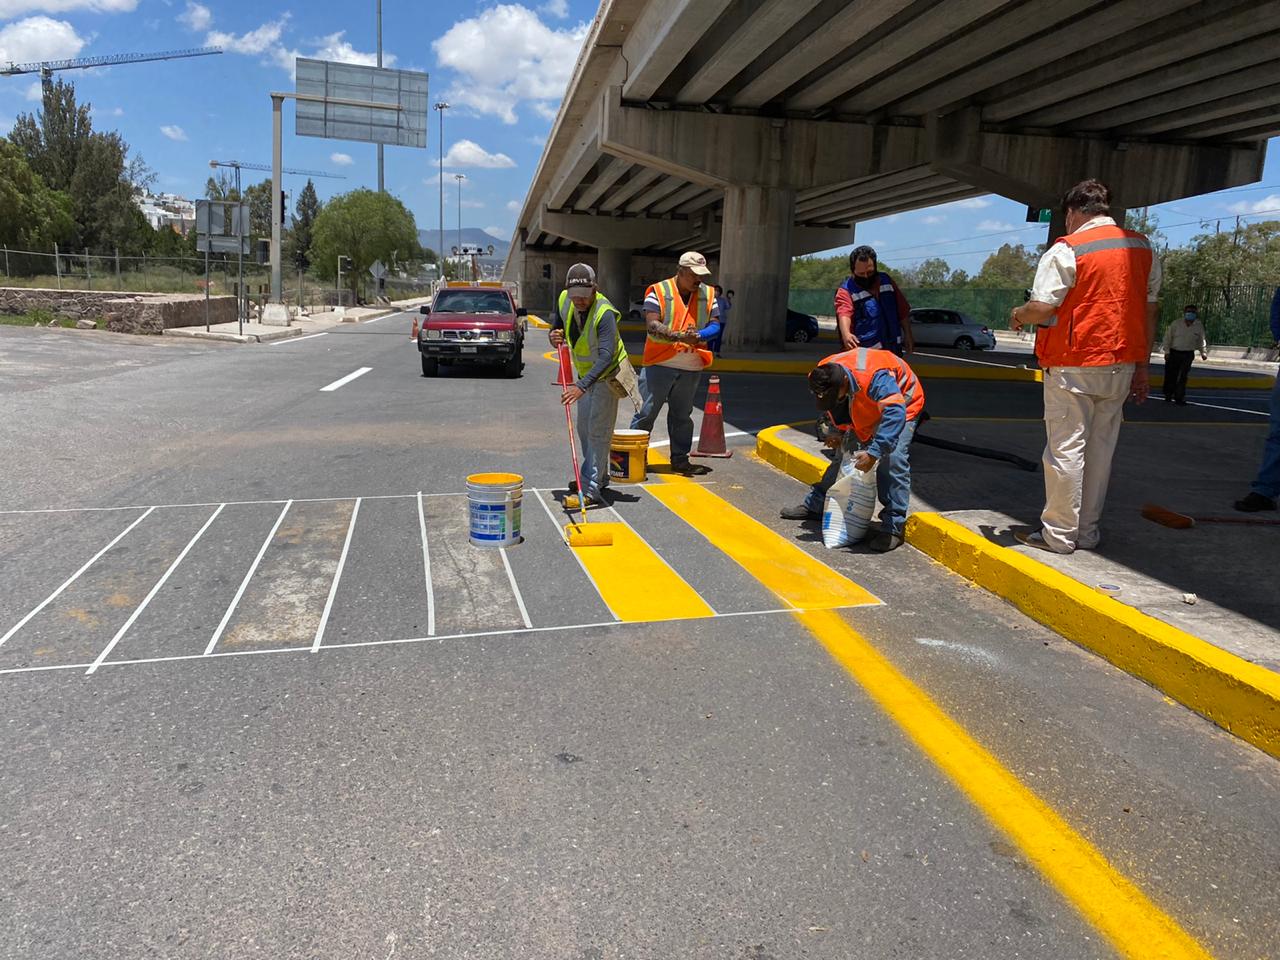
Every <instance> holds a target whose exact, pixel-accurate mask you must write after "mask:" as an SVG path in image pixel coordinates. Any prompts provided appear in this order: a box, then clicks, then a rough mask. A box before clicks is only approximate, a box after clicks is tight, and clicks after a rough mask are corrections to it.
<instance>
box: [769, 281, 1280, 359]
mask: <svg viewBox="0 0 1280 960" xmlns="http://www.w3.org/2000/svg"><path fill="white" fill-rule="evenodd" d="M1275 291H1276V288H1275V287H1262V286H1231V287H1223V286H1211V285H1208V284H1204V285H1199V286H1197V285H1195V284H1191V285H1187V286H1178V287H1173V286H1166V287H1165V288H1164V290H1163V291H1161V294H1160V328H1159V334H1160V336H1163V335H1164V331H1165V328H1166V327H1167V326H1168V325H1169V323H1170V321H1172V320H1176V319H1178V318H1180V317H1181V316H1182V311H1183V307H1184V306H1185V305H1186V304H1189V303H1194V304H1196V305H1197V306H1198V307H1199V308H1200V317H1201V319H1202V320H1204V325H1205V330H1206V332H1207V333H1208V336H1209V342H1210V343H1213V344H1218V345H1220V346H1235V347H1263V346H1267V347H1269V346H1271V344H1272V343H1273V342H1274V340H1273V338H1272V336H1271V329H1270V316H1271V300H1272V297H1274V296H1275ZM902 293H903V296H905V297H906V298H907V302H908V303H909V304H911V306H912V307H932V308H935V309H940V310H958V311H959V312H961V313H964V314H967V315H968V316H970V317H972V318H973V319H974V320H976V321H978V322H979V323H982V324H985V325H986V326H988V327H990V328H991V329H993V330H1007V329H1008V328H1009V313H1010V311H1011V310H1013V308H1014V307H1016V306H1018V304H1020V303H1022V302H1023V298H1024V297H1025V296H1026V291H1025V290H1002V289H994V288H984V287H932V288H924V287H904V288H903V289H902ZM789 306H790V307H791V309H792V310H798V311H799V312H801V313H809V314H813V315H815V316H828V317H829V316H833V315H834V314H835V291H834V290H792V291H791V296H790V299H789Z"/></svg>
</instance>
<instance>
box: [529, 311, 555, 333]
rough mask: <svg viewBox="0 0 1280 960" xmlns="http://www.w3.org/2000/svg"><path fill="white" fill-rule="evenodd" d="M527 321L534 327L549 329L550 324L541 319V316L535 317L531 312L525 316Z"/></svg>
mask: <svg viewBox="0 0 1280 960" xmlns="http://www.w3.org/2000/svg"><path fill="white" fill-rule="evenodd" d="M525 319H526V320H528V321H529V326H531V327H536V328H537V329H539V330H550V329H551V324H549V323H547V321H545V320H543V319H542V318H541V317H535V316H534V315H533V314H532V313H531V314H529V315H528V316H527V317H525Z"/></svg>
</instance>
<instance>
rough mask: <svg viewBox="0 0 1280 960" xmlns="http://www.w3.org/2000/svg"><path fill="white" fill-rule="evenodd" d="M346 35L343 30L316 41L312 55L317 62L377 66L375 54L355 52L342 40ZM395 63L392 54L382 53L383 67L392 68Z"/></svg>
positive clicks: (376, 55) (353, 48) (354, 49)
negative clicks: (332, 61) (327, 61)
mask: <svg viewBox="0 0 1280 960" xmlns="http://www.w3.org/2000/svg"><path fill="white" fill-rule="evenodd" d="M345 35H346V31H345V30H339V31H338V32H337V33H331V34H329V35H328V36H327V37H321V38H320V39H319V40H317V41H316V44H317V46H316V51H315V53H313V54H312V56H313V57H315V59H317V60H337V61H338V62H339V63H359V64H363V65H364V66H366V67H373V66H377V63H378V54H377V53H364V52H362V51H360V50H357V49H356V48H355V47H353V46H352V45H351V44H350V43H348V42H347V41H346V40H344V39H342V38H343V37H344V36H345ZM395 62H396V58H395V55H394V54H391V53H387V52H386V50H383V51H382V65H383V66H384V67H390V66H393V65H394V64H395Z"/></svg>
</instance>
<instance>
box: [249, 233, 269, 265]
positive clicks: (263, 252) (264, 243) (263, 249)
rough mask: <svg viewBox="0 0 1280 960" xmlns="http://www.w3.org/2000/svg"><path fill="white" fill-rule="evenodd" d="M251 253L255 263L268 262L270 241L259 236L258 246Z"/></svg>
mask: <svg viewBox="0 0 1280 960" xmlns="http://www.w3.org/2000/svg"><path fill="white" fill-rule="evenodd" d="M253 253H254V261H255V262H256V263H259V264H263V263H268V262H269V261H270V260H271V241H270V240H267V239H266V238H264V237H259V238H258V248H257V249H256V250H255V251H254V252H253Z"/></svg>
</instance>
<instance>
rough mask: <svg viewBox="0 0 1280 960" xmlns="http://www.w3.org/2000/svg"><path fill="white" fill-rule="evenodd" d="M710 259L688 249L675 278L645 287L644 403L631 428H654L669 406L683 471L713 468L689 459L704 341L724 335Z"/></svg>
mask: <svg viewBox="0 0 1280 960" xmlns="http://www.w3.org/2000/svg"><path fill="white" fill-rule="evenodd" d="M710 276H711V271H710V270H708V269H707V258H706V257H704V256H703V255H702V254H700V253H694V252H692V251H690V252H689V253H685V254H683V255H682V256H681V257H680V265H679V269H678V270H677V271H676V275H675V276H674V277H670V278H668V279H666V280H663V281H662V282H661V283H655V284H654V285H653V286H651V287H649V289H648V290H646V291H645V297H644V319H645V328H646V333H647V337H646V338H645V342H644V371H643V373H641V375H640V396H641V399H642V400H643V405H642V406H641V408H640V412H639V413H637V414H636V415H635V417H634V418H633V419H632V421H631V429H633V430H652V429H653V424H654V421H656V420H657V419H658V414H659V413H660V412H661V411H662V407H663V405H665V406H666V408H667V434H668V435H669V436H670V438H671V469H672V471H674V472H675V473H679V474H683V475H685V476H694V475H697V474H703V473H710V472H711V471H710V470H709V469H708V468H707V467H705V466H703V465H702V464H695V463H690V462H689V451H690V450H691V449H692V448H693V397H694V394H695V393H696V392H697V390H698V381H699V380H700V379H701V378H702V370H703V368H704V367H708V366H710V365H711V361H712V359H713V356H712V353H711V351H710V350H708V349H707V348H706V341H708V340H711V339H714V338H715V337H717V336H719V334H720V320H719V317H720V308H719V306H718V305H717V303H716V297H715V293H714V292H713V290H712V288H711V285H710V284H705V283H703V280H704V279H706V278H707V277H710Z"/></svg>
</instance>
